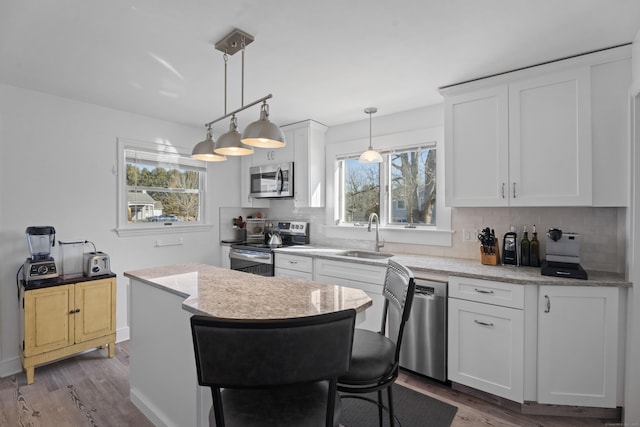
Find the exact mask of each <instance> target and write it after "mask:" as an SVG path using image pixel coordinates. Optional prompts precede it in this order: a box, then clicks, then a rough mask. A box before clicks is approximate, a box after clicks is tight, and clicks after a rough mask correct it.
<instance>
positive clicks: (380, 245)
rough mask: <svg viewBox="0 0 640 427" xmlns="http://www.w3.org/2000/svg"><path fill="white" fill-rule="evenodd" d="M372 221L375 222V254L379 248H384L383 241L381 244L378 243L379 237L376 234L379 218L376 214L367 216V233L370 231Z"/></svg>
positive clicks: (372, 213)
mask: <svg viewBox="0 0 640 427" xmlns="http://www.w3.org/2000/svg"><path fill="white" fill-rule="evenodd" d="M374 219H375V221H376V252H380V248H381V247H383V246H384V239H383V240H382V243H380V236H379V233H378V229H379V226H380V218H378V214H377V213H375V212H371V215H369V226H368V227H367V231H369V232H370V231H371V223H372V222H373V220H374Z"/></svg>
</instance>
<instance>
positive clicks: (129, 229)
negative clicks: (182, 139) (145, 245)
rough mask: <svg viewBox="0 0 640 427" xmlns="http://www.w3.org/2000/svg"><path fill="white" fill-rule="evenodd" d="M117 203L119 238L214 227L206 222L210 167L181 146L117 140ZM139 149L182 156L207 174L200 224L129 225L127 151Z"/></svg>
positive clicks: (202, 194) (126, 139)
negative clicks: (208, 168) (127, 212)
mask: <svg viewBox="0 0 640 427" xmlns="http://www.w3.org/2000/svg"><path fill="white" fill-rule="evenodd" d="M116 146H117V170H116V175H117V191H116V193H117V196H116V197H117V201H116V209H117V211H116V228H115V229H114V231H115V232H116V233H117V234H118V236H121V237H125V236H146V235H159V234H170V233H178V232H202V231H207V230H210V229H211V228H212V225H211V224H209V223H208V222H207V221H208V220H207V215H206V212H207V210H206V199H207V177H206V173H207V164H206V163H205V162H203V161H200V160H195V159H191V157H190V155H189V154H187V151H186V150H184V149H182V148H181V147H176V146H173V145H169V144H166V143H160V142H158V143H153V142H148V141H140V140H134V139H128V138H117V144H116ZM128 150H138V151H141V152H145V151H146V152H149V153H153V154H154V155H155V154H156V153H157V154H158V157H160V158H162V157H163V153H167V154H169V155H171V156H175V155H176V154H177V155H179V156H180V157H184V158H185V160H186V163H188V164H191V165H192V166H193V167H194V169H199V170H201V171H202V172H204V173H205V175H204V176H201V178H200V186H201V188H200V218H201V220H200V221H198V222H181V223H170V224H171V225H163V223H142V222H135V223H129V221H128V219H127V215H126V209H125V206H127V201H128V198H127V196H128V186H127V182H126V179H127V172H126V171H127V151H128Z"/></svg>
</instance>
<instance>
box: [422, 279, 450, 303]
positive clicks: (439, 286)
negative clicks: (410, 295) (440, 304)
mask: <svg viewBox="0 0 640 427" xmlns="http://www.w3.org/2000/svg"><path fill="white" fill-rule="evenodd" d="M415 282H416V289H415V291H414V295H415V296H416V297H420V296H422V297H431V298H437V297H442V298H446V297H447V286H448V285H447V282H436V281H432V280H422V279H415Z"/></svg>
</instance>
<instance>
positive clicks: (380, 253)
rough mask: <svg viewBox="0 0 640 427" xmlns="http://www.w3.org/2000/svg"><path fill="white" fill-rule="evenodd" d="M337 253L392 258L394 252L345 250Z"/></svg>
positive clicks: (372, 257)
mask: <svg viewBox="0 0 640 427" xmlns="http://www.w3.org/2000/svg"><path fill="white" fill-rule="evenodd" d="M336 255H342V256H348V257H351V258H367V259H384V258H391V257H392V256H393V254H390V253H386V252H369V251H345V252H337V253H336Z"/></svg>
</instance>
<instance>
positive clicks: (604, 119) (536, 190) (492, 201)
mask: <svg viewBox="0 0 640 427" xmlns="http://www.w3.org/2000/svg"><path fill="white" fill-rule="evenodd" d="M629 58H630V49H629V47H628V46H623V47H620V48H615V49H609V50H607V51H603V52H598V53H595V54H591V55H584V56H582V57H578V58H572V59H570V60H566V61H559V62H557V63H552V64H546V65H543V66H538V67H532V68H528V69H525V70H520V71H515V72H512V73H506V74H504V75H500V76H496V77H491V78H487V79H484V80H479V81H475V82H471V83H467V84H462V85H458V86H453V87H450V88H446V89H443V90H442V93H443V95H444V96H445V101H444V114H445V167H446V169H445V201H446V204H447V206H626V205H627V204H628V196H627V194H628V183H629V178H628V165H627V161H626V157H627V153H628V147H629V141H628V137H627V130H628V124H627V123H628V110H627V109H628V96H627V95H626V90H627V88H628V87H629V84H630V76H631V66H630V60H629Z"/></svg>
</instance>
